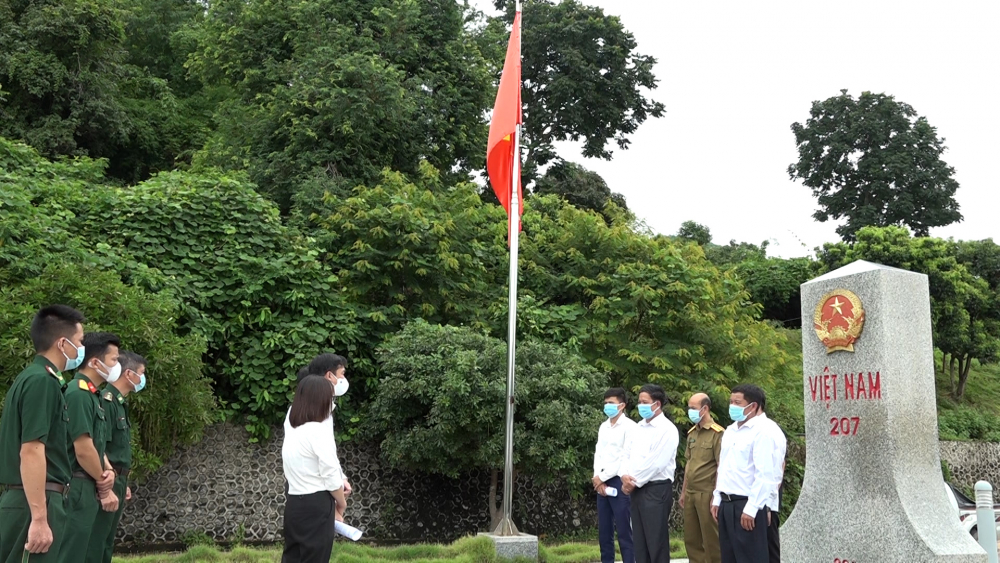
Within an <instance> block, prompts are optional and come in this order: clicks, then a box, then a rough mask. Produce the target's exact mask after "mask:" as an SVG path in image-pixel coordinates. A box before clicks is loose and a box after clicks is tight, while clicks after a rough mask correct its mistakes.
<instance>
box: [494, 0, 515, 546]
mask: <svg viewBox="0 0 1000 563" xmlns="http://www.w3.org/2000/svg"><path fill="white" fill-rule="evenodd" d="M515 12H516V13H521V0H517V3H516V9H515ZM514 19H515V20H517V21H518V25H520V19H519V18H516V17H515V18H514ZM520 31H521V30H520V29H518V30H516V32H517V33H518V36H520ZM518 48H519V50H518V53H517V60H518V65H519V66H520V64H521V53H520V44H519V45H518ZM518 74H520V73H518ZM518 88H519V89H520V84H518ZM518 99H520V96H518ZM517 111H518V116H520V114H521V108H517ZM518 121H520V120H518ZM513 161H514V162H513V165H512V167H511V168H512V174H511V182H510V215H509V225H508V226H509V232H510V283H509V287H510V294H509V295H508V297H507V298H508V301H509V305H508V317H507V427H506V428H507V429H506V436H505V450H504V464H503V519H502V520H500V524H499V525H498V526H497V528H496V529H495V530H494V531H493V533H494V534H496V535H498V536H516V535H517V534H518V531H517V527H516V526H514V520H513V519H512V517H511V514H512V511H513V496H514V366H515V348H516V346H515V343H516V340H517V266H518V261H517V250H518V238H519V237H518V235H519V234H520V230H521V214H520V213H519V211H520V206H521V202H520V201H519V200H518V195H519V190H518V189H517V188H518V186H519V185H520V181H521V124H520V123H518V124H517V129H516V130H515V131H514V158H513Z"/></svg>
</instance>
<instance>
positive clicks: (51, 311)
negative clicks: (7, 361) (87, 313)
mask: <svg viewBox="0 0 1000 563" xmlns="http://www.w3.org/2000/svg"><path fill="white" fill-rule="evenodd" d="M86 321H87V319H85V318H83V313H81V312H80V311H77V310H76V309H74V308H72V307H70V306H68V305H49V306H48V307H42V308H41V309H39V310H38V312H37V313H35V318H34V319H33V320H32V321H31V343H32V344H33V345H34V346H35V351H36V352H44V351H46V350H48V349H49V348H51V347H52V345H53V344H55V343H56V341H57V340H59V339H60V338H69V337H71V336H73V334H75V333H76V325H78V324H81V325H82V324H83V323H85V322H86Z"/></svg>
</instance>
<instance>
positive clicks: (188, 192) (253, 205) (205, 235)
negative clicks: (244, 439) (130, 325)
mask: <svg viewBox="0 0 1000 563" xmlns="http://www.w3.org/2000/svg"><path fill="white" fill-rule="evenodd" d="M103 189H104V191H105V197H93V196H92V195H90V194H88V196H87V198H86V199H80V200H78V211H77V214H76V218H75V220H74V221H73V223H72V224H73V226H74V227H75V228H78V229H79V230H80V231H81V232H82V233H83V235H84V236H85V237H86V238H87V239H89V240H105V241H108V242H109V243H111V244H114V245H115V246H117V247H119V248H121V249H122V250H123V251H124V252H126V253H127V254H128V255H130V256H133V257H134V258H135V259H136V260H137V261H139V262H142V263H145V264H148V265H150V266H153V267H156V268H157V269H158V270H159V271H160V272H162V274H163V276H164V278H165V279H166V280H167V281H166V284H167V285H166V286H167V287H169V288H170V289H171V291H173V292H175V293H176V294H177V295H178V297H179V298H180V299H181V300H182V301H183V302H184V304H185V307H184V316H183V318H182V326H183V328H184V329H186V330H188V331H192V332H195V333H198V334H201V335H203V336H204V338H205V339H206V340H207V342H208V351H207V354H206V357H205V359H206V361H205V363H206V366H207V368H208V369H209V370H210V374H211V375H212V377H213V378H214V381H215V384H216V392H217V393H218V395H219V397H220V399H222V400H223V402H224V405H225V407H226V409H225V413H226V415H227V416H230V417H238V418H243V419H244V420H245V421H246V426H247V430H249V431H250V432H251V433H252V434H253V435H254V436H255V438H257V437H266V436H268V435H269V433H270V427H271V425H272V424H274V423H276V422H277V421H280V420H281V417H282V416H283V414H284V411H285V409H286V408H287V405H288V402H289V401H290V399H291V395H292V393H293V391H294V389H293V388H292V382H293V381H294V378H295V372H296V370H298V369H299V368H300V367H302V366H303V365H305V364H306V363H308V361H309V359H310V358H311V357H312V356H314V355H315V354H316V353H318V352H320V351H321V350H325V349H334V350H337V351H341V352H343V353H345V354H347V355H348V356H352V355H355V352H356V348H355V345H354V343H355V342H356V339H357V326H356V324H355V322H354V316H355V313H354V310H353V308H352V307H351V306H350V305H348V304H347V303H346V302H345V301H344V299H343V297H342V296H341V293H340V291H339V282H338V279H337V277H336V276H335V275H334V274H333V272H331V271H330V269H329V268H327V267H326V266H324V265H323V264H322V263H320V262H319V261H318V260H317V255H318V252H317V250H316V249H315V248H314V246H313V243H312V241H311V240H310V239H307V238H305V237H302V236H301V235H299V233H298V232H297V231H295V230H294V229H290V228H288V227H285V226H284V225H282V223H281V220H280V218H279V217H278V210H277V207H275V206H274V204H272V203H271V202H269V201H267V200H266V199H264V198H263V197H261V196H260V195H258V194H257V193H256V192H255V191H254V189H253V186H252V185H250V184H248V183H246V182H243V181H241V180H240V179H238V178H234V177H231V176H226V175H223V174H216V173H211V172H206V173H203V174H192V173H187V172H171V173H166V174H160V175H157V176H154V177H153V178H151V179H150V180H148V181H146V182H143V183H141V184H139V185H137V186H134V187H132V188H128V189H115V188H107V187H106V188H103ZM51 197H52V199H51V200H50V202H52V203H53V204H54V203H55V202H57V201H65V198H71V197H72V195H71V194H65V193H61V194H55V193H51ZM151 289H159V288H158V287H152V288H151Z"/></svg>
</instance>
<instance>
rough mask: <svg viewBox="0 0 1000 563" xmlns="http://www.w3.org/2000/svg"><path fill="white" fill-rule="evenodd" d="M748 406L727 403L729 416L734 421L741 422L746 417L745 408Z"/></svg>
mask: <svg viewBox="0 0 1000 563" xmlns="http://www.w3.org/2000/svg"><path fill="white" fill-rule="evenodd" d="M749 406H750V405H747V406H745V407H741V406H739V405H729V418H731V419H733V421H734V422H743V421H744V420H746V419H747V408H749Z"/></svg>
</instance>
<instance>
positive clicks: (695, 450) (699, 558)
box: [680, 393, 726, 563]
mask: <svg viewBox="0 0 1000 563" xmlns="http://www.w3.org/2000/svg"><path fill="white" fill-rule="evenodd" d="M688 418H690V419H691V422H693V423H694V426H692V427H691V430H689V431H688V437H687V449H686V450H685V454H684V457H685V458H686V459H687V465H686V466H685V467H684V486H683V487H682V488H681V500H680V505H681V508H683V509H684V546H685V547H686V548H687V553H688V559H689V560H690V561H691V563H721V561H722V553H721V551H720V549H719V524H718V522H716V521H715V519H714V518H712V512H711V508H712V491H714V490H715V477H716V473H717V472H718V470H719V454H720V452H721V450H722V433H723V432H725V430H726V429H725V428H723V427H721V426H719V425H718V424H716V423H715V420H713V419H712V400H711V399H710V398H709V397H708V395H706V394H704V393H695V394H694V395H692V396H691V398H690V399H689V400H688Z"/></svg>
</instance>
